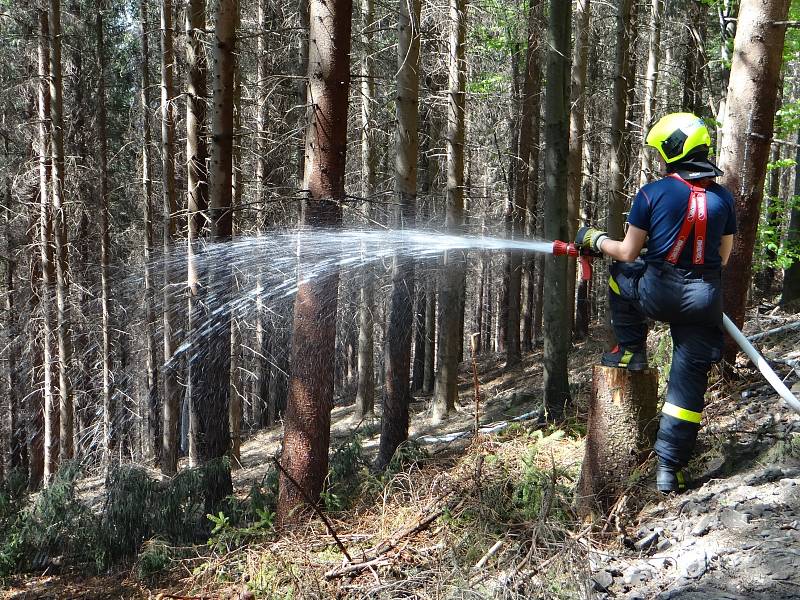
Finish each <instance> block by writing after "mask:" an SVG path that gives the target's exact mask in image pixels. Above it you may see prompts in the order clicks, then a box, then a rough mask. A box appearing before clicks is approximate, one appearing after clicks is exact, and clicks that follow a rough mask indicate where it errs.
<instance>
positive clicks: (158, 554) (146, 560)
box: [136, 539, 173, 579]
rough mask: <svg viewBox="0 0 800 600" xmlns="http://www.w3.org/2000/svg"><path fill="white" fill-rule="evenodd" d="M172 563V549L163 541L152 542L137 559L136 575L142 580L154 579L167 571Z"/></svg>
mask: <svg viewBox="0 0 800 600" xmlns="http://www.w3.org/2000/svg"><path fill="white" fill-rule="evenodd" d="M172 561H173V556H172V553H171V552H170V548H169V546H167V544H166V543H165V542H164V541H163V540H159V539H154V540H150V541H149V542H147V543H146V544H145V545H144V547H143V548H142V551H141V552H140V553H139V556H138V557H137V559H136V574H137V575H138V576H139V578H140V579H147V578H149V577H153V576H154V575H157V574H158V573H160V572H162V571H164V570H165V569H167V568H168V567H169V566H170V565H171V564H172Z"/></svg>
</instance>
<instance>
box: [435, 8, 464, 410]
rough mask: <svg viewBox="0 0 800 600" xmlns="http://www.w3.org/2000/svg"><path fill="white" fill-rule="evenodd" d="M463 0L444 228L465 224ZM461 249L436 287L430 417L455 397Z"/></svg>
mask: <svg viewBox="0 0 800 600" xmlns="http://www.w3.org/2000/svg"><path fill="white" fill-rule="evenodd" d="M466 10H467V7H466V3H465V2H464V0H450V44H449V51H450V56H449V59H448V68H449V87H450V91H449V94H448V96H449V98H448V109H447V192H446V201H447V214H446V216H445V229H447V231H449V232H451V233H454V234H459V233H461V231H462V230H463V226H464V112H465V110H466V94H465V90H466V78H467V65H466V58H465V44H466V31H467V14H466ZM465 260H466V259H465V256H464V252H463V251H460V250H455V251H447V252H445V255H444V269H443V272H442V275H441V280H440V288H439V306H440V309H441V310H440V321H439V323H440V333H439V342H440V343H439V355H440V361H439V362H440V368H439V371H438V372H437V373H436V390H435V392H434V399H433V421H434V423H436V422H439V421H441V420H443V419H445V418H446V417H447V415H448V414H449V413H450V412H451V411H452V410H454V409H455V406H456V400H457V398H458V365H459V362H460V360H461V352H460V350H461V336H460V333H461V322H460V321H461V319H460V317H461V305H462V304H463V300H462V298H463V296H464V265H465Z"/></svg>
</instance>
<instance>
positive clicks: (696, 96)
mask: <svg viewBox="0 0 800 600" xmlns="http://www.w3.org/2000/svg"><path fill="white" fill-rule="evenodd" d="M686 12H687V13H688V14H686V18H687V21H688V23H690V26H689V30H688V36H689V39H688V43H687V44H686V47H685V52H686V55H685V62H684V69H683V77H684V80H683V103H682V104H681V106H683V108H684V110H687V111H689V112H693V113H695V114H699V113H700V111H701V110H702V108H703V67H704V63H705V60H704V57H703V53H702V51H701V49H700V47H699V46H698V41H697V39H696V38H695V36H694V35H693V32H692V30H691V28H692V27H695V26H697V27H700V28H701V29H702V34H701V35H703V37H705V17H706V15H705V5H704V3H703V2H701V0H689V10H688V11H686ZM701 39H702V38H701Z"/></svg>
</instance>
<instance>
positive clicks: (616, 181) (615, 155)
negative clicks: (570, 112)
mask: <svg viewBox="0 0 800 600" xmlns="http://www.w3.org/2000/svg"><path fill="white" fill-rule="evenodd" d="M632 12H633V0H621V1H620V3H619V10H618V12H617V26H616V38H617V47H616V54H615V58H614V100H613V103H612V105H611V165H610V173H609V183H610V188H609V191H608V193H609V201H610V202H609V208H608V223H607V229H608V235H609V236H610V237H611V238H612V239H615V240H621V239H622V238H623V237H624V235H625V233H624V231H623V224H624V222H625V218H624V215H623V213H624V212H625V211H626V204H627V201H626V197H625V175H626V174H625V171H624V168H623V167H624V165H625V162H626V161H625V139H624V138H625V132H626V129H627V128H626V126H625V115H626V113H627V110H628V85H629V84H630V82H628V81H627V80H626V77H625V74H626V73H627V72H628V61H629V60H630V38H629V35H628V33H629V29H628V24H629V23H630V21H631V15H632Z"/></svg>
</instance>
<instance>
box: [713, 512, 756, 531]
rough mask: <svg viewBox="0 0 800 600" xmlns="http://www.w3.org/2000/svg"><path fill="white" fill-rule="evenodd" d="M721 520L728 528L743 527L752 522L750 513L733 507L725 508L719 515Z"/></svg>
mask: <svg viewBox="0 0 800 600" xmlns="http://www.w3.org/2000/svg"><path fill="white" fill-rule="evenodd" d="M719 520H720V521H721V522H722V524H723V525H724V526H725V527H727V528H728V529H741V528H742V527H747V524H748V523H749V522H750V515H748V514H745V513H743V512H739V511H738V510H733V509H732V508H725V509H723V510H722V512H721V513H720V515H719Z"/></svg>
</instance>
